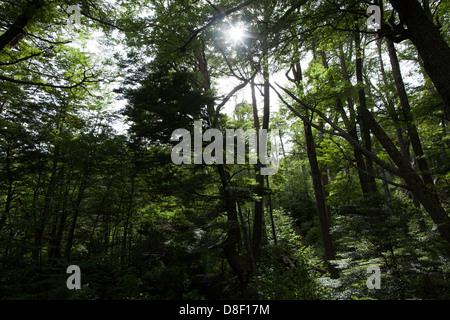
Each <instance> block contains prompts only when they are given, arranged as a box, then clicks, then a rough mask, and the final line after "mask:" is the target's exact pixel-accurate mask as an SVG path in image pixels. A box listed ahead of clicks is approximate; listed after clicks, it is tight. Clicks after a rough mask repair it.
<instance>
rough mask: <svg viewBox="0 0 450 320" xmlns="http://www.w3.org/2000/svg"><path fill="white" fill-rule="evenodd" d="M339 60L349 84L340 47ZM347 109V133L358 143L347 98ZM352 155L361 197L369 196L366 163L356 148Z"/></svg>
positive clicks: (351, 103)
mask: <svg viewBox="0 0 450 320" xmlns="http://www.w3.org/2000/svg"><path fill="white" fill-rule="evenodd" d="M339 60H340V65H341V70H342V76H343V78H344V80H345V81H346V82H347V83H351V82H350V76H349V75H348V72H347V65H346V63H345V56H344V50H343V48H342V45H341V46H340V48H339ZM347 108H348V110H349V114H350V118H349V121H348V124H347V128H346V129H347V131H348V133H349V134H350V135H351V136H352V138H353V139H354V140H355V141H359V137H358V131H357V128H356V112H355V109H354V104H353V99H352V98H351V97H350V96H348V97H347ZM342 116H343V117H346V114H345V111H343V112H342ZM353 155H354V157H355V162H356V167H357V168H358V177H359V183H360V186H361V191H362V193H363V195H370V192H371V191H370V185H369V177H368V175H367V168H366V162H365V160H364V155H363V153H362V152H361V150H359V149H358V148H355V147H354V148H353Z"/></svg>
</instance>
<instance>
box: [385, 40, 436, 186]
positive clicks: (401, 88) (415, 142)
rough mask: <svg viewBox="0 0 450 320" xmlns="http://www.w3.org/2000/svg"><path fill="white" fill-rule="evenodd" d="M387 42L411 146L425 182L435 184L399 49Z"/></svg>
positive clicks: (389, 41)
mask: <svg viewBox="0 0 450 320" xmlns="http://www.w3.org/2000/svg"><path fill="white" fill-rule="evenodd" d="M386 44H387V47H388V51H389V57H390V60H391V66H392V72H393V74H394V82H395V86H396V88H397V92H398V95H399V98H400V105H401V108H402V114H403V118H404V119H403V120H404V121H405V122H406V125H407V130H408V134H409V139H410V141H411V146H412V148H413V151H414V155H415V157H416V161H417V165H418V167H419V170H420V171H421V176H422V179H423V181H424V182H425V184H428V185H433V178H432V176H431V174H430V172H429V167H428V163H427V160H426V159H424V157H423V156H424V153H423V149H422V143H421V141H420V137H419V133H418V131H417V127H416V125H415V124H414V119H413V118H412V115H411V106H410V104H409V99H408V94H407V92H406V89H405V84H404V82H403V77H402V73H401V70H400V63H399V61H398V57H397V51H396V50H395V46H394V43H393V42H392V41H391V40H390V39H386Z"/></svg>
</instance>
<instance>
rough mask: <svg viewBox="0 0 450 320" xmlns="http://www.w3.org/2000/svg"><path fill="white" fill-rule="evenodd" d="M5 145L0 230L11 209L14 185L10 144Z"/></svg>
mask: <svg viewBox="0 0 450 320" xmlns="http://www.w3.org/2000/svg"><path fill="white" fill-rule="evenodd" d="M7 145H8V146H7V147H6V176H7V179H8V189H7V191H6V201H5V209H4V211H3V212H2V214H1V218H0V232H1V231H2V228H3V226H4V225H5V222H6V217H7V216H9V211H10V209H11V203H12V199H13V186H14V177H13V174H12V170H11V144H9V143H7Z"/></svg>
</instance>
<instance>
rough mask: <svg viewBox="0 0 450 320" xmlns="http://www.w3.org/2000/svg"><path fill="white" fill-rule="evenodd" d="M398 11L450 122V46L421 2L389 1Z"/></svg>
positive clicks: (411, 0)
mask: <svg viewBox="0 0 450 320" xmlns="http://www.w3.org/2000/svg"><path fill="white" fill-rule="evenodd" d="M389 2H390V3H391V4H392V6H393V7H394V9H395V11H397V12H398V15H399V17H400V21H401V24H405V25H406V26H407V28H408V29H407V30H406V31H404V32H405V35H406V37H407V38H409V39H410V40H411V41H412V42H413V44H414V45H415V46H416V48H417V51H418V52H419V54H420V57H421V58H422V60H423V66H424V69H425V71H426V72H427V73H428V75H429V76H430V78H431V80H432V81H433V83H434V86H435V87H436V90H437V91H438V92H439V94H440V96H441V97H442V99H443V100H444V104H445V106H446V108H445V116H446V118H447V120H450V81H449V77H450V76H449V75H450V47H449V46H448V44H447V42H446V41H445V39H444V38H443V37H442V35H441V32H440V30H439V28H438V27H437V26H436V25H435V24H434V23H433V21H431V20H430V19H429V17H428V16H427V12H426V10H425V9H424V8H423V7H422V6H421V4H420V2H419V1H418V0H389Z"/></svg>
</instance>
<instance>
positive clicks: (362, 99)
mask: <svg viewBox="0 0 450 320" xmlns="http://www.w3.org/2000/svg"><path fill="white" fill-rule="evenodd" d="M355 52H356V81H357V84H358V100H359V104H358V106H357V108H356V110H357V113H358V118H359V119H361V118H362V114H361V113H362V112H363V111H362V110H368V109H367V99H366V92H365V90H364V78H363V56H364V53H363V50H362V48H361V38H360V35H359V34H355ZM359 126H360V129H361V133H362V139H363V145H364V147H365V148H366V149H367V150H369V151H372V138H371V133H370V128H369V127H368V126H367V125H366V124H365V123H364V121H359ZM366 171H367V180H368V187H369V190H368V193H366V194H365V196H366V197H367V198H368V199H369V200H370V202H371V203H372V204H373V205H374V204H376V202H377V201H376V197H377V193H378V191H377V185H376V181H375V170H374V166H373V161H372V159H369V158H368V157H366Z"/></svg>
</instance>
